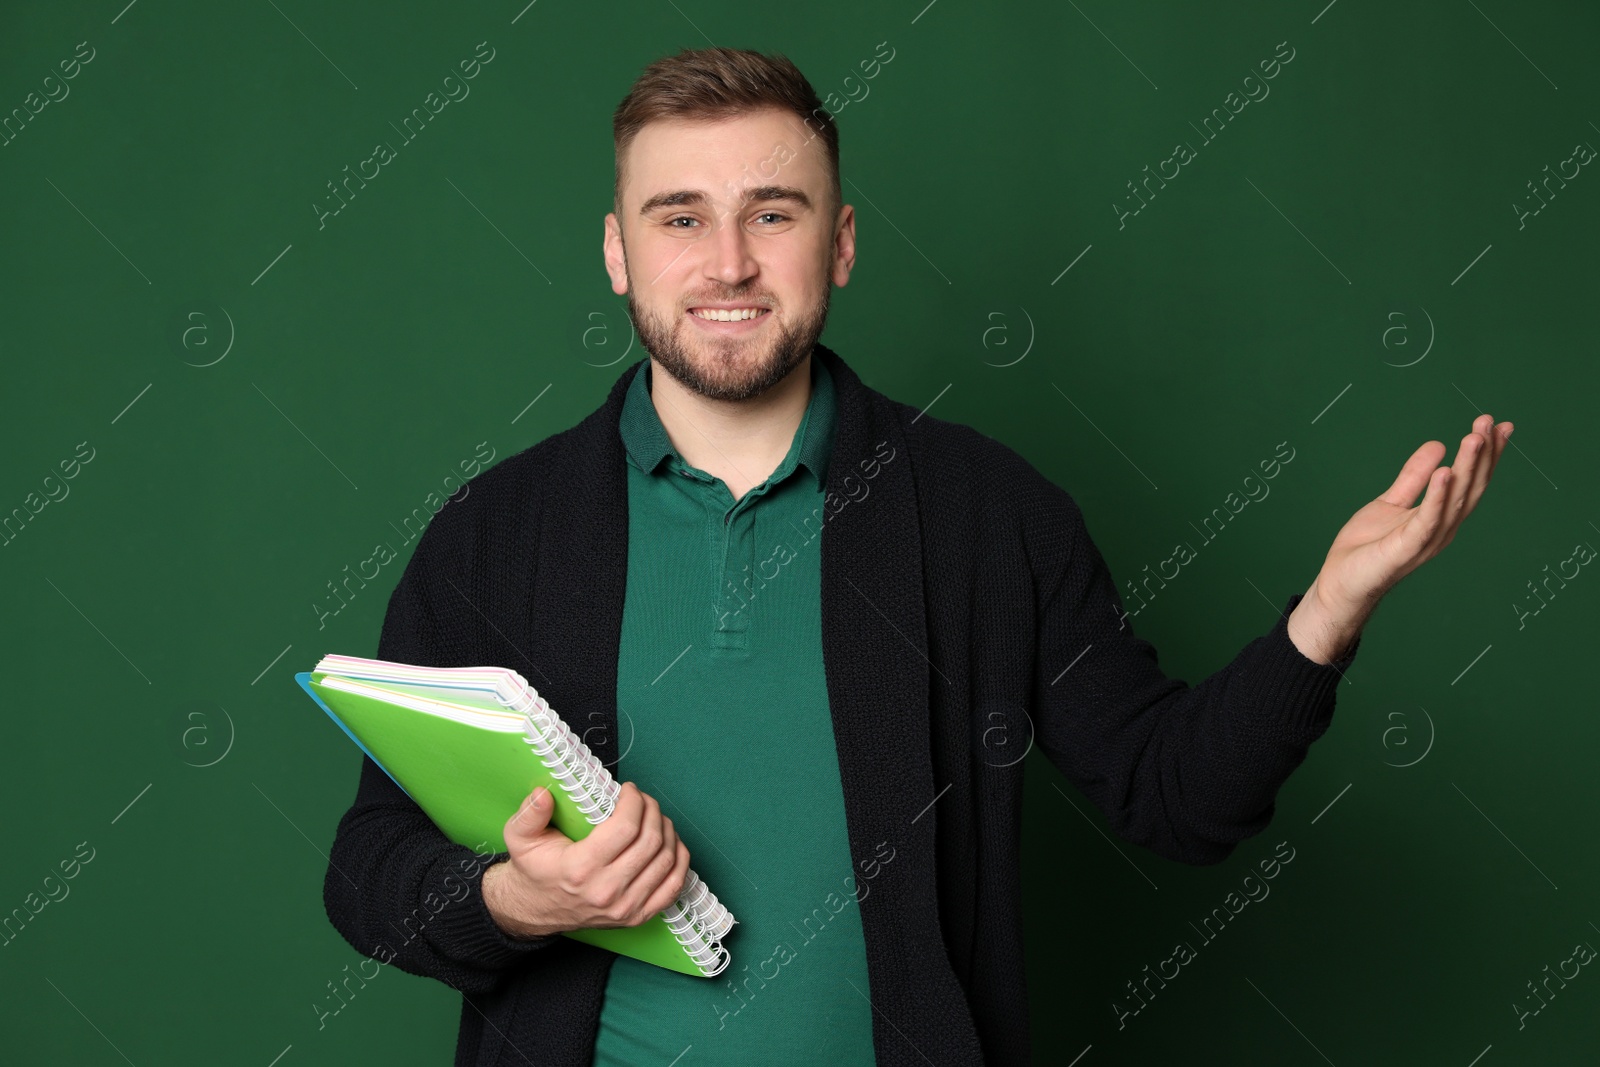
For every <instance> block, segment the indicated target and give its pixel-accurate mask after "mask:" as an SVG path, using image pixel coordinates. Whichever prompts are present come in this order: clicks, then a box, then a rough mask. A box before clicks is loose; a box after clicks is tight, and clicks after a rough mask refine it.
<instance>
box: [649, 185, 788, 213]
mask: <svg viewBox="0 0 1600 1067" xmlns="http://www.w3.org/2000/svg"><path fill="white" fill-rule="evenodd" d="M770 200H782V201H788V202H789V203H792V204H794V205H795V206H796V207H799V208H801V209H805V210H809V209H810V208H811V198H810V197H809V196H807V195H806V194H805V191H804V190H802V189H796V188H795V187H794V186H792V185H757V186H755V187H754V188H751V189H747V190H745V194H744V198H743V200H742V201H741V204H750V203H754V202H762V201H770ZM709 203H710V198H709V197H707V196H706V194H705V193H702V192H701V191H700V190H698V189H679V190H677V191H675V192H671V193H657V194H656V195H655V196H652V197H651V198H650V199H648V200H646V201H645V202H644V203H643V204H641V205H640V207H639V214H641V215H648V214H650V213H651V212H653V211H658V210H660V209H661V208H664V207H705V206H707V205H708V204H709Z"/></svg>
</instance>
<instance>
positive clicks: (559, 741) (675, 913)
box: [495, 671, 737, 978]
mask: <svg viewBox="0 0 1600 1067" xmlns="http://www.w3.org/2000/svg"><path fill="white" fill-rule="evenodd" d="M508 673H509V674H510V677H509V678H506V679H505V680H504V683H505V684H503V685H500V686H496V689H495V700H496V701H498V702H499V703H500V704H501V706H503V707H505V708H507V709H509V710H511V711H514V712H517V713H519V714H521V715H522V716H523V718H524V720H525V723H526V727H525V729H526V735H527V736H525V737H524V738H523V740H524V741H525V742H526V743H527V744H528V747H529V748H531V749H532V750H533V752H534V754H535V755H536V756H537V757H538V758H539V762H540V763H542V764H544V765H545V766H546V767H548V768H549V769H550V774H551V777H553V778H554V779H555V780H556V782H557V783H558V784H559V785H560V786H561V788H562V790H563V791H564V792H565V793H566V794H567V796H569V797H571V798H572V802H573V803H574V804H576V805H577V808H578V810H579V811H581V812H583V817H584V818H585V819H588V820H589V822H590V823H593V824H596V825H598V824H600V823H602V822H604V821H605V820H606V819H607V818H609V817H610V815H611V812H612V811H613V810H614V809H615V808H616V804H617V798H618V797H619V796H620V795H621V794H622V786H621V785H620V784H619V783H618V782H617V780H616V779H615V778H614V777H612V774H611V772H610V771H608V770H607V769H606V767H605V765H604V764H603V763H601V762H600V761H599V760H598V759H597V758H596V757H595V756H594V754H593V753H592V752H590V751H589V746H588V745H586V744H584V743H583V742H582V741H580V740H579V739H578V737H577V735H575V734H574V733H573V732H572V730H571V728H570V727H568V726H567V724H566V723H565V722H563V721H562V719H561V716H559V715H557V714H556V713H555V712H554V711H553V710H551V708H550V704H549V702H548V701H546V700H545V699H544V697H542V696H540V695H539V692H538V690H536V689H535V688H534V687H533V686H531V685H529V684H528V681H527V679H525V678H523V677H522V675H521V674H518V673H517V672H516V671H510V672H508ZM507 687H510V691H509V692H508V691H507ZM661 918H662V919H663V920H664V921H665V922H666V924H667V928H668V929H669V930H671V931H672V935H673V937H674V938H676V939H677V942H678V944H680V945H682V946H683V948H684V951H685V952H686V953H687V954H688V956H689V958H690V959H691V960H693V961H694V962H695V965H696V966H698V967H699V968H700V970H701V972H702V973H703V974H704V975H705V976H706V977H707V978H712V977H715V976H716V975H719V974H721V973H722V972H723V970H725V969H726V968H727V966H728V964H729V962H730V961H731V957H730V956H729V954H728V950H727V949H725V948H723V946H722V942H721V939H722V938H723V937H724V936H726V935H727V933H728V931H729V930H732V929H733V925H734V923H735V922H736V921H737V920H735V919H734V917H733V915H732V914H731V913H730V912H729V911H728V909H727V908H726V907H725V906H724V905H723V904H722V903H721V902H720V901H718V900H717V897H716V894H714V893H712V892H711V890H710V888H709V887H707V886H706V884H705V883H704V882H702V881H701V880H700V878H699V876H698V875H696V874H695V873H694V871H692V870H691V871H689V872H688V876H687V878H686V879H685V880H684V884H683V889H682V891H681V892H679V893H678V897H677V899H676V900H674V901H673V902H672V903H671V904H669V905H667V907H666V908H665V909H664V910H663V911H662V912H661Z"/></svg>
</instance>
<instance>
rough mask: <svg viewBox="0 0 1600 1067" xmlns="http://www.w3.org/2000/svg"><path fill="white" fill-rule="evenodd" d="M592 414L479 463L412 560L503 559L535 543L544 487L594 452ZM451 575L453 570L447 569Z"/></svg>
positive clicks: (437, 517)
mask: <svg viewBox="0 0 1600 1067" xmlns="http://www.w3.org/2000/svg"><path fill="white" fill-rule="evenodd" d="M598 415H599V412H594V413H591V414H590V415H588V416H586V417H585V418H583V419H582V420H580V421H579V422H578V423H576V424H575V425H573V426H571V427H569V428H567V429H565V430H561V431H558V432H557V433H553V434H551V435H549V436H548V437H545V438H543V439H541V440H539V441H537V442H535V443H534V444H531V445H529V446H527V447H526V448H523V449H521V450H519V451H517V452H513V453H511V454H510V455H506V456H503V457H496V456H495V455H494V453H493V450H492V449H490V455H489V456H488V457H487V458H483V450H482V448H480V451H479V456H480V458H482V464H481V469H480V470H479V471H478V473H476V474H475V475H473V476H472V477H470V478H468V479H467V480H466V482H465V484H463V485H462V487H461V488H460V489H459V490H457V491H456V492H455V493H453V494H451V495H450V496H449V497H448V498H447V499H446V500H445V501H444V504H443V506H442V507H441V508H439V509H438V510H437V511H436V512H435V513H434V514H433V517H432V520H431V521H430V522H429V524H428V526H427V527H426V528H425V529H424V530H423V532H422V537H421V539H420V540H419V541H418V542H417V547H416V552H415V555H416V557H417V558H425V559H426V560H427V561H428V562H429V564H430V565H439V564H449V563H452V562H453V563H455V564H456V565H458V566H459V565H460V564H463V563H465V562H466V561H467V560H469V559H472V558H485V557H503V556H504V555H505V554H507V553H510V552H516V551H525V550H528V549H530V548H532V547H533V546H534V545H535V544H536V543H537V538H538V528H539V523H540V514H541V509H542V502H543V501H544V499H545V497H546V485H547V483H548V482H549V481H550V478H551V474H552V472H554V471H559V470H563V469H565V468H566V467H567V466H568V465H569V464H570V463H571V457H573V456H574V455H577V454H582V453H583V452H585V451H590V450H592V449H593V448H594V443H595V438H594V434H595V433H597V432H600V431H601V423H600V421H599V419H598V418H597V416H598ZM450 569H456V568H455V567H451V568H450Z"/></svg>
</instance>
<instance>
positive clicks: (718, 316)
mask: <svg viewBox="0 0 1600 1067" xmlns="http://www.w3.org/2000/svg"><path fill="white" fill-rule="evenodd" d="M766 310H767V309H766V308H732V309H730V310H723V309H722V308H695V309H693V310H692V311H690V312H689V314H691V315H694V316H696V317H698V318H702V319H710V320H712V321H713V322H739V321H741V320H743V319H753V318H755V317H756V316H757V315H761V314H764V313H765V312H766Z"/></svg>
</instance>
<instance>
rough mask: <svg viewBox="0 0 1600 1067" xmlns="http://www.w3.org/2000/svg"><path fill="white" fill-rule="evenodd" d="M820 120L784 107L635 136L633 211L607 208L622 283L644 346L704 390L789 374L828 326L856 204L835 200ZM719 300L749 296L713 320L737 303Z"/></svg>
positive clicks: (851, 244)
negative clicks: (815, 127) (818, 133)
mask: <svg viewBox="0 0 1600 1067" xmlns="http://www.w3.org/2000/svg"><path fill="white" fill-rule="evenodd" d="M809 133H810V131H809V130H807V129H806V128H805V126H804V125H803V124H802V123H801V121H800V120H799V119H798V118H797V117H795V116H794V115H791V114H789V113H788V112H785V111H780V110H775V109H773V110H763V111H759V112H754V113H751V114H748V115H744V116H741V117H739V118H735V119H724V120H719V121H716V122H699V121H696V122H688V121H678V120H674V121H662V122H654V123H651V124H650V125H648V126H646V127H645V128H644V129H642V130H640V131H639V134H638V136H637V137H636V138H635V139H634V141H633V144H632V145H630V146H629V148H628V153H627V159H626V163H627V166H626V170H625V174H626V185H625V186H624V188H623V190H622V204H621V211H622V217H621V219H620V220H619V219H618V216H617V215H616V214H615V213H613V214H608V215H607V216H606V220H605V223H606V237H605V260H606V270H607V272H608V273H609V274H610V275H611V288H612V290H613V291H614V292H616V293H618V294H623V293H626V294H627V297H628V314H629V317H630V318H632V320H633V325H634V329H636V330H637V331H638V332H639V338H640V340H641V341H642V342H643V343H644V347H645V348H646V350H648V351H649V353H650V354H651V355H652V356H653V357H655V360H656V362H657V363H658V364H659V365H660V366H661V367H662V368H663V369H665V370H666V371H667V372H668V373H669V374H671V375H672V377H673V378H675V379H677V380H678V381H679V382H682V383H683V385H684V386H685V387H687V388H689V389H691V390H693V391H694V392H696V393H698V394H700V395H701V396H704V397H707V398H710V399H715V400H734V401H737V400H748V399H750V398H752V397H756V396H760V395H761V394H763V393H765V392H766V391H767V390H768V389H770V388H772V387H773V386H774V385H776V384H777V383H778V382H780V381H782V380H783V379H784V378H785V377H787V376H788V375H789V373H790V372H791V371H793V370H794V369H795V368H796V367H798V366H799V365H800V364H801V363H802V362H804V360H805V358H806V356H808V355H809V354H810V353H811V350H812V347H813V346H814V345H815V344H816V341H817V338H818V337H820V336H821V335H822V327H823V324H824V322H825V321H826V320H827V316H828V295H829V284H830V283H832V284H834V285H844V284H845V283H846V282H847V281H848V280H849V277H850V268H851V266H852V265H853V264H854V262H855V212H854V209H853V208H851V207H849V206H848V205H845V206H844V207H842V208H841V209H840V210H839V211H838V212H837V213H835V212H833V211H831V210H830V201H831V199H832V192H831V188H830V183H829V181H828V176H827V168H826V164H825V160H824V156H823V148H822V143H821V141H820V140H815V141H810V142H808V141H807V137H808V135H809ZM710 307H717V308H741V309H751V310H750V311H743V312H739V311H735V312H733V315H732V317H733V318H734V319H736V320H738V321H711V320H710V319H708V318H707V317H705V316H706V315H726V314H727V312H725V311H708V310H707V309H708V308H710ZM696 312H700V313H701V314H697V313H696ZM752 312H753V315H754V317H750V318H746V317H745V316H746V315H750V314H751V313H752Z"/></svg>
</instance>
